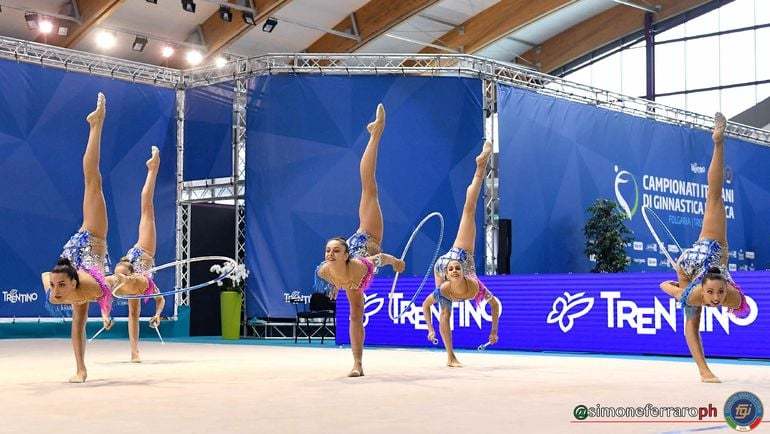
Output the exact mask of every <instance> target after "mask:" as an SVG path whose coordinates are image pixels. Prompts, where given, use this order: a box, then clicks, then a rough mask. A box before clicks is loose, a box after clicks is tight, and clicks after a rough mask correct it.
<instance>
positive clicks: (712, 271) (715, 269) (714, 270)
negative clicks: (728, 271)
mask: <svg viewBox="0 0 770 434" xmlns="http://www.w3.org/2000/svg"><path fill="white" fill-rule="evenodd" d="M706 272H707V273H709V274H722V270H721V269H720V268H719V267H710V268H709V269H708V271H706Z"/></svg>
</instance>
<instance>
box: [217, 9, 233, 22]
mask: <svg viewBox="0 0 770 434" xmlns="http://www.w3.org/2000/svg"><path fill="white" fill-rule="evenodd" d="M219 18H222V21H227V22H228V23H229V22H230V21H232V20H233V11H232V10H230V8H228V7H227V6H220V7H219Z"/></svg>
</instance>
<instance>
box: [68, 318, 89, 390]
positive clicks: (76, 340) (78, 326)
mask: <svg viewBox="0 0 770 434" xmlns="http://www.w3.org/2000/svg"><path fill="white" fill-rule="evenodd" d="M86 321H88V303H82V304H73V305H72V332H71V337H72V349H73V350H74V352H75V364H76V366H77V371H76V372H75V375H73V376H72V377H70V379H69V382H70V383H83V382H84V381H86V377H88V371H87V370H86V361H85V357H86Z"/></svg>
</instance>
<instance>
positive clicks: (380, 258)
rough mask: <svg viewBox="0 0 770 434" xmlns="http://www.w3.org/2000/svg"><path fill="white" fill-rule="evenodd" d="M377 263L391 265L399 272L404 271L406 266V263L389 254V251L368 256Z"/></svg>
mask: <svg viewBox="0 0 770 434" xmlns="http://www.w3.org/2000/svg"><path fill="white" fill-rule="evenodd" d="M366 259H368V260H370V261H372V262H374V263H375V264H380V265H390V266H391V267H393V270H395V271H396V272H398V273H402V272H403V271H404V269H405V268H406V263H405V262H404V261H402V260H400V259H398V258H396V257H395V256H392V255H389V254H387V253H378V254H376V255H373V256H369V257H368V258H366Z"/></svg>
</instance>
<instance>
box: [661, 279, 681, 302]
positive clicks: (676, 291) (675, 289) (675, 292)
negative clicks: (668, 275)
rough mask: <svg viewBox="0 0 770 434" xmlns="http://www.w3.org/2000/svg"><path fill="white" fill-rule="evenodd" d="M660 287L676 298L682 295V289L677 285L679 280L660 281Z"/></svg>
mask: <svg viewBox="0 0 770 434" xmlns="http://www.w3.org/2000/svg"><path fill="white" fill-rule="evenodd" d="M660 289H662V290H663V291H664V292H665V293H666V294H668V295H670V296H672V297H674V298H675V299H677V300H679V297H681V296H682V291H683V289H682V288H680V287H679V282H675V281H673V280H667V281H665V282H663V283H661V284H660Z"/></svg>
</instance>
